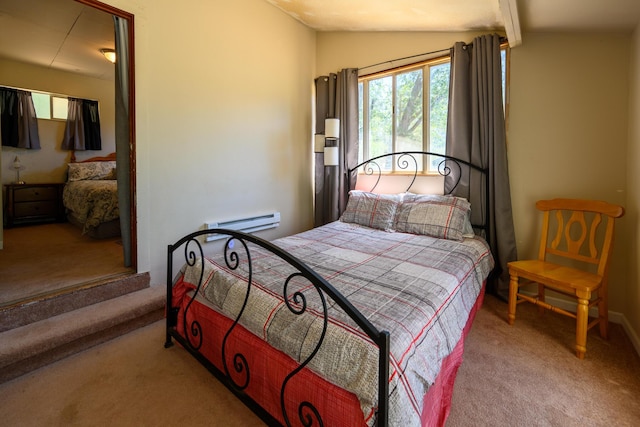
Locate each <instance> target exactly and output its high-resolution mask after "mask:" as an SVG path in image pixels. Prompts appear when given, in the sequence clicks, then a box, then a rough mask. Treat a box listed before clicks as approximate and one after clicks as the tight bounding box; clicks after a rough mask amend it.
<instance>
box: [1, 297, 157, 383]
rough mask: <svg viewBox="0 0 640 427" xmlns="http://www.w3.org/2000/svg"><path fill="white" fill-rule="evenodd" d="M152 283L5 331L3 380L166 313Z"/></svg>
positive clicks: (2, 340) (2, 347)
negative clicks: (150, 285) (133, 290)
mask: <svg viewBox="0 0 640 427" xmlns="http://www.w3.org/2000/svg"><path fill="white" fill-rule="evenodd" d="M164 305H165V289H164V288H163V287H161V286H152V287H148V288H146V289H142V290H139V291H135V292H131V293H128V294H126V295H123V296H120V297H116V298H112V299H108V300H105V301H101V302H98V303H96V304H93V305H89V306H86V307H82V308H79V309H76V310H73V311H70V312H67V313H62V314H59V315H57V316H54V317H51V318H48V319H43V320H40V321H38V322H34V323H31V324H28V325H24V326H21V327H18V328H14V329H10V330H7V331H4V332H2V333H0V383H3V382H5V381H8V380H11V379H13V378H16V377H18V376H20V375H23V374H25V373H27V372H30V371H33V370H35V369H38V368H40V367H42V366H45V365H47V364H50V363H52V362H55V361H57V360H60V359H62V358H64V357H67V356H70V355H71V354H74V353H77V352H80V351H82V350H84V349H87V348H89V347H92V346H94V345H97V344H100V343H102V342H105V341H108V340H110V339H112V338H115V337H117V336H119V335H123V334H125V333H127V332H130V331H132V330H134V329H136V328H139V327H142V326H145V325H147V324H149V323H152V322H155V321H157V320H159V319H162V318H163V317H164Z"/></svg>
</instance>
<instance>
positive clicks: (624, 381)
mask: <svg viewBox="0 0 640 427" xmlns="http://www.w3.org/2000/svg"><path fill="white" fill-rule="evenodd" d="M594 332H595V331H591V332H590V333H589V340H588V343H587V350H588V351H587V355H586V359H585V360H582V361H581V360H579V359H577V358H576V357H575V356H574V354H573V350H572V343H573V330H572V327H571V319H569V318H564V317H561V316H558V315H556V314H553V313H547V314H545V315H542V316H540V315H538V313H537V310H536V308H535V307H533V306H530V305H529V306H527V305H520V306H519V307H518V318H517V319H516V324H515V325H514V326H509V325H508V324H507V323H506V304H504V303H503V302H501V301H498V300H497V299H496V298H494V297H492V296H487V297H486V298H485V303H484V305H483V307H482V309H481V310H480V311H479V312H478V316H477V318H476V321H475V322H474V325H473V327H472V329H471V332H470V334H469V338H468V341H467V345H466V348H465V354H464V359H465V360H464V362H463V364H462V367H461V368H460V371H459V374H458V378H457V380H456V385H455V391H454V396H453V408H452V411H451V415H450V417H449V420H448V423H447V426H448V427H451V426H453V427H457V426H613V425H615V426H638V425H640V399H639V398H638V397H639V396H640V357H639V356H638V354H637V353H636V352H635V350H634V349H633V347H632V346H631V343H630V342H629V340H628V339H627V337H626V336H625V335H624V332H623V331H622V328H621V327H620V326H619V325H612V331H611V339H610V340H609V341H604V340H601V339H600V338H599V337H598V335H597V333H594ZM163 343H164V323H163V322H156V323H154V324H152V325H150V326H147V327H145V328H142V329H139V330H137V331H135V332H132V333H130V334H128V335H125V336H123V337H120V338H117V339H115V340H113V341H111V342H109V343H106V344H103V345H100V346H98V347H94V348H92V349H90V350H87V351H85V352H83V353H80V354H77V355H75V356H71V357H69V358H67V359H64V360H62V361H60V362H57V363H55V364H53V365H51V366H48V367H45V368H42V369H40V370H38V371H35V372H33V373H30V374H27V375H25V376H23V377H21V378H18V379H16V380H13V381H9V382H7V383H5V384H2V385H0V396H2V398H1V399H0V420H3V423H4V425H7V426H25V427H29V426H102V425H117V426H259V425H263V424H262V423H261V422H260V421H259V420H258V419H257V418H256V417H255V416H254V415H253V413H252V412H250V411H249V410H248V409H247V408H245V407H244V406H243V405H242V404H240V403H239V401H238V400H236V399H235V397H234V396H233V395H232V394H231V393H230V392H229V391H227V390H226V389H224V387H223V386H222V385H220V383H219V382H218V381H217V380H216V379H215V378H214V377H213V376H212V375H210V374H209V373H208V372H207V371H206V370H205V369H204V368H203V367H202V366H200V365H199V364H198V363H197V362H196V361H195V360H194V359H193V358H191V356H189V355H188V353H187V352H186V351H185V350H184V349H181V348H180V347H178V346H174V347H172V348H170V349H164V348H163Z"/></svg>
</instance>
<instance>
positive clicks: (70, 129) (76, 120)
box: [60, 98, 85, 150]
mask: <svg viewBox="0 0 640 427" xmlns="http://www.w3.org/2000/svg"><path fill="white" fill-rule="evenodd" d="M60 148H62V149H63V150H84V149H85V145H84V116H83V114H82V100H81V99H75V98H69V104H68V107H67V123H66V124H65V127H64V136H63V139H62V145H61V147H60Z"/></svg>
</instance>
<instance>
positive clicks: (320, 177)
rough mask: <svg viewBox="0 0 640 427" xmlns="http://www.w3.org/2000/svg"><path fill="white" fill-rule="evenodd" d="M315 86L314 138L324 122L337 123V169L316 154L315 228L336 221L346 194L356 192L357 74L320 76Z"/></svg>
mask: <svg viewBox="0 0 640 427" xmlns="http://www.w3.org/2000/svg"><path fill="white" fill-rule="evenodd" d="M315 85H316V130H315V133H316V134H324V121H325V119H327V118H337V119H340V137H339V139H338V140H337V141H335V142H334V141H329V144H335V143H337V144H338V147H339V153H340V155H339V156H340V160H339V164H338V166H324V154H323V153H316V154H315V168H316V169H315V218H314V223H315V225H316V227H317V226H320V225H323V224H327V223H329V222H332V221H336V220H338V219H339V218H340V215H342V212H344V209H345V207H346V206H347V199H348V197H349V190H350V189H351V188H355V184H356V179H357V172H353V173H351V174H349V169H350V168H352V167H354V166H355V165H357V164H358V141H359V139H358V70H357V69H356V68H345V69H343V70H341V71H340V72H338V73H337V74H334V73H331V74H329V75H328V76H320V77H318V78H316V80H315Z"/></svg>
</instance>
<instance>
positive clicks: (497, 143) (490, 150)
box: [445, 35, 517, 299]
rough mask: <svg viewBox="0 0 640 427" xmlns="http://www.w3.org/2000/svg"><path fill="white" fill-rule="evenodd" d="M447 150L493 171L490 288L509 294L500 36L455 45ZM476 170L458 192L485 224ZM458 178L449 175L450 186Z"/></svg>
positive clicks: (510, 231) (510, 246)
mask: <svg viewBox="0 0 640 427" xmlns="http://www.w3.org/2000/svg"><path fill="white" fill-rule="evenodd" d="M447 154H448V155H451V156H455V157H458V158H461V159H463V160H467V161H469V162H472V163H474V164H478V165H481V166H482V167H483V168H488V170H489V175H488V179H489V198H488V202H489V203H488V205H489V206H488V210H489V212H488V225H489V235H488V236H486V238H487V241H488V242H489V245H490V246H491V251H492V253H493V256H494V258H495V261H496V268H495V270H494V272H493V274H492V276H491V278H490V282H489V289H488V290H489V291H490V292H492V293H494V294H496V295H498V296H500V297H502V298H504V299H506V298H507V295H508V290H509V274H508V269H507V263H508V262H510V261H514V260H516V259H517V252H516V243H515V233H514V228H513V215H512V211H511V192H510V187H509V169H508V164H507V146H506V131H505V123H504V109H503V104H502V69H501V60H500V38H499V37H498V36H497V35H484V36H480V37H477V38H475V39H474V40H473V44H472V45H465V44H464V43H461V42H458V43H456V44H455V45H454V47H453V48H452V50H451V80H450V86H449V117H448V123H447ZM475 174H476V172H474V171H472V172H471V173H469V172H468V171H467V172H463V173H462V176H461V181H460V184H459V186H458V187H456V189H455V191H454V192H453V194H454V195H456V196H460V197H466V198H468V199H469V201H470V202H471V206H472V222H473V223H484V221H485V218H486V216H487V212H486V211H484V212H483V211H482V210H480V209H477V207H478V206H484V202H483V200H484V198H485V197H486V194H485V187H484V182H483V181H482V179H478V176H474V175H475ZM455 178H456V177H455V176H454V177H449V178H447V179H445V191H447V190H449V189H450V188H449V187H450V186H452V181H453V180H454V179H455Z"/></svg>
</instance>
